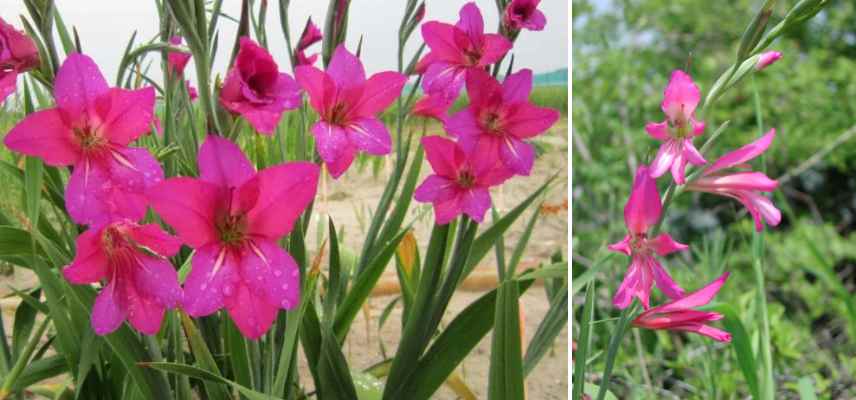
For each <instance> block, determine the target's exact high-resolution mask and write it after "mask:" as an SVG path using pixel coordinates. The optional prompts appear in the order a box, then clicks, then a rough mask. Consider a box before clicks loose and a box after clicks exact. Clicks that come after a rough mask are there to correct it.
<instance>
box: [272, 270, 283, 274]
mask: <svg viewBox="0 0 856 400" xmlns="http://www.w3.org/2000/svg"><path fill="white" fill-rule="evenodd" d="M281 275H282V271H281V270H278V269H275V270H273V276H281Z"/></svg>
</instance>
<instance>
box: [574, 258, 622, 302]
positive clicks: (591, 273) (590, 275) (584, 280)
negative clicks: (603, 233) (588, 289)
mask: <svg viewBox="0 0 856 400" xmlns="http://www.w3.org/2000/svg"><path fill="white" fill-rule="evenodd" d="M615 257H618V254H616V253H609V254H607V255H606V256H604V257H603V258H601V259H599V260H597V261H596V262H595V263H594V265H592V267H591V268H589V269H587V270H586V271H585V272H583V273H582V274H580V275H579V276H576V277H574V278H573V279H571V294H577V292H579V291H580V289H582V288H584V287H585V286H586V285H587V284H588V283H589V282H591V281H593V280H594V277H595V275H596V274H597V273H598V272H599V271H600V270H601V269H603V268H604V267H605V266H606V265H607V264H609V263H610V262H611V261H612V259H613V258H615Z"/></svg>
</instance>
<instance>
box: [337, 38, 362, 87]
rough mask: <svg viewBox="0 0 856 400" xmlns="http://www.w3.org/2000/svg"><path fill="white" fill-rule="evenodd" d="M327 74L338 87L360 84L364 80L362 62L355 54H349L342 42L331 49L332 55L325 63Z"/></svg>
mask: <svg viewBox="0 0 856 400" xmlns="http://www.w3.org/2000/svg"><path fill="white" fill-rule="evenodd" d="M327 75H328V76H330V78H331V79H333V82H335V83H336V86H337V87H339V88H350V87H354V86H362V85H363V84H364V83H365V81H366V71H365V70H364V69H363V63H362V62H361V61H360V59H359V58H357V56H355V55H353V54H351V52H349V51H348V49H346V48H345V45H344V44H340V45H339V46H338V47H336V50H335V51H333V57H332V58H331V59H330V64H329V65H327Z"/></svg>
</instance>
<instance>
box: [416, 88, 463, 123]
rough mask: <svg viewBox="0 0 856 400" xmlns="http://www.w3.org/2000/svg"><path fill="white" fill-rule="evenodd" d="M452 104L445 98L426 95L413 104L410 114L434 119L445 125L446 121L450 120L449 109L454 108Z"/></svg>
mask: <svg viewBox="0 0 856 400" xmlns="http://www.w3.org/2000/svg"><path fill="white" fill-rule="evenodd" d="M452 104H453V102H452V101H449V100H448V99H446V98H445V97H443V96H438V95H434V96H432V95H425V96H422V98H420V99H419V100H417V101H416V103H415V104H413V110H411V111H410V112H411V114H413V115H418V116H420V117H424V118H434V119H436V120H438V121H440V122H443V123H445V122H446V119H447V118H449V108H450V107H452Z"/></svg>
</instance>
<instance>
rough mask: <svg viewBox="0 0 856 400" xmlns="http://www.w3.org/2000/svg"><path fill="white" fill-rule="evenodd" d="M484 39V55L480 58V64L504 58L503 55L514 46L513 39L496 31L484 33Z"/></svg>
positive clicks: (491, 62) (488, 63)
mask: <svg viewBox="0 0 856 400" xmlns="http://www.w3.org/2000/svg"><path fill="white" fill-rule="evenodd" d="M482 40H483V41H484V44H483V48H482V56H481V59H480V60H479V65H480V66H486V65H491V64H495V63H496V62H498V61H499V60H500V59H502V57H504V56H505V54H506V53H508V50H511V47H512V44H511V41H509V40H508V39H506V38H505V36H502V35H499V34H496V33H488V34H487V35H484V38H483V39H482Z"/></svg>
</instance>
